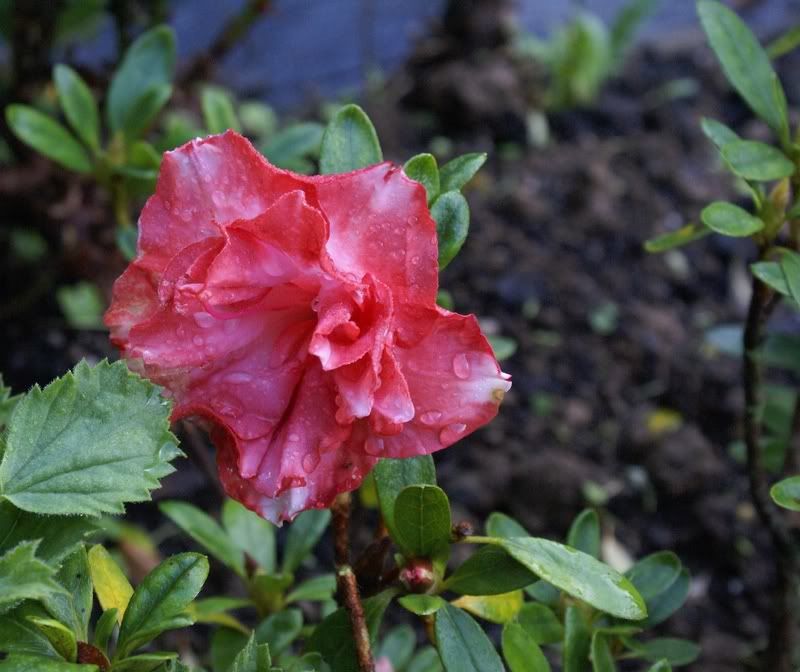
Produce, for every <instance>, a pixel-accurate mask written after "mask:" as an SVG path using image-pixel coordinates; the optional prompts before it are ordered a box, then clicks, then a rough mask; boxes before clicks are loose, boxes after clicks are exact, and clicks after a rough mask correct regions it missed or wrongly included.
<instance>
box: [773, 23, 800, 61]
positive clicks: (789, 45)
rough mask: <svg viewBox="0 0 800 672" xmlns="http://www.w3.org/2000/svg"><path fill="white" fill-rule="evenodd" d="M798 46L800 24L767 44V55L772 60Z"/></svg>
mask: <svg viewBox="0 0 800 672" xmlns="http://www.w3.org/2000/svg"><path fill="white" fill-rule="evenodd" d="M798 46H800V26H795V27H794V28H789V30H787V31H786V32H785V33H784V34H783V35H781V36H779V37H778V38H776V39H774V40H773V41H772V42H770V43H769V44H768V45H767V56H769V57H770V58H771V59H773V60H774V59H776V58H780V57H781V56H783V55H785V54H788V53H789V52H790V51H794V50H795V49H797V47H798Z"/></svg>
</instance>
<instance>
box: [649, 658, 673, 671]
mask: <svg viewBox="0 0 800 672" xmlns="http://www.w3.org/2000/svg"><path fill="white" fill-rule="evenodd" d="M647 672H672V665H670V664H669V661H668V660H663V659H662V660H659V661H658V662H657V663H655V664H654V665H653V666H652V667H651V668H650V669H649V670H647Z"/></svg>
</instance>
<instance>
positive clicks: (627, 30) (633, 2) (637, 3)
mask: <svg viewBox="0 0 800 672" xmlns="http://www.w3.org/2000/svg"><path fill="white" fill-rule="evenodd" d="M657 6H658V0H628V2H627V3H626V4H625V5H624V6H623V7H622V9H621V10H620V11H619V14H617V16H616V17H614V22H613V23H612V24H611V31H610V38H609V39H610V42H611V59H612V66H611V67H612V68H616V67H618V66H619V65H621V63H622V59H623V58H624V56H625V52H626V51H627V49H628V47H629V46H630V45H631V44H632V42H633V39H634V36H635V35H636V31H637V30H638V29H639V26H640V25H641V24H642V22H643V21H644V20H645V19H646V18H647V17H648V16H649V15H650V14H652V13H653V11H654V10H655V8H656V7H657Z"/></svg>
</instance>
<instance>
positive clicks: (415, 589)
mask: <svg viewBox="0 0 800 672" xmlns="http://www.w3.org/2000/svg"><path fill="white" fill-rule="evenodd" d="M400 583H402V584H403V585H404V586H405V588H406V590H408V591H409V592H410V593H427V592H428V591H429V590H430V589H431V587H432V586H433V584H434V583H436V574H434V572H433V565H432V564H431V561H430V560H428V559H427V558H414V559H412V560H409V561H408V564H407V565H406V566H405V567H403V569H401V570H400Z"/></svg>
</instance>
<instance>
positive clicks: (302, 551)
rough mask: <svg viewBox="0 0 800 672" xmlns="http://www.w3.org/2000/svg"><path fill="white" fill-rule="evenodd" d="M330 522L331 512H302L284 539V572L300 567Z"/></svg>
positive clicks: (318, 510)
mask: <svg viewBox="0 0 800 672" xmlns="http://www.w3.org/2000/svg"><path fill="white" fill-rule="evenodd" d="M330 520H331V512H330V511H328V510H327V509H313V510H311V511H304V512H303V513H301V514H300V515H299V516H297V518H296V519H295V521H294V522H293V523H292V526H291V527H290V528H289V536H288V537H287V539H286V548H285V549H284V552H283V565H282V570H283V571H284V572H294V571H295V570H296V569H297V568H298V567H300V563H302V562H303V560H305V559H306V557H308V554H309V553H311V549H313V548H314V546H316V545H317V542H318V541H319V538H320V537H321V536H322V533H323V532H324V531H325V528H326V527H328V523H329V522H330Z"/></svg>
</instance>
